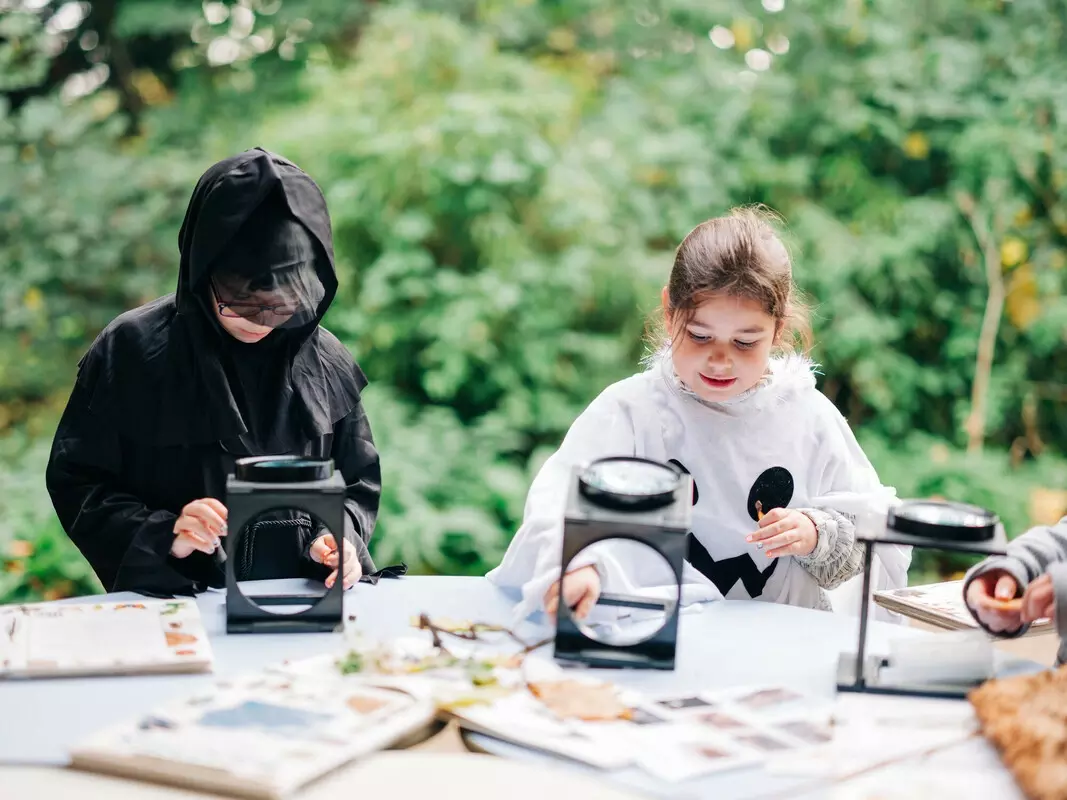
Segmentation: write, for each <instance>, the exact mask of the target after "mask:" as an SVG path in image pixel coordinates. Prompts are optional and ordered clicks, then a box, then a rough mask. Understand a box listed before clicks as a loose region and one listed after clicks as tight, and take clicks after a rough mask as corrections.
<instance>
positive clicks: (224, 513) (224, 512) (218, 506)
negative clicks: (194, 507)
mask: <svg viewBox="0 0 1067 800" xmlns="http://www.w3.org/2000/svg"><path fill="white" fill-rule="evenodd" d="M199 502H201V503H203V504H204V505H206V506H208V507H209V508H210V509H211V510H213V511H214V512H215V513H216V514H218V515H219V516H220V517H222V518H223V519H224V520H225V519H227V518H228V517H229V515H230V512H229V510H228V509H227V508H226V506H224V505H223V504H222V502H221V501H219V500H216V499H215V498H214V497H204V498H202V499H201V500H200V501H199Z"/></svg>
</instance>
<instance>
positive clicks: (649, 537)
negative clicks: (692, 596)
mask: <svg viewBox="0 0 1067 800" xmlns="http://www.w3.org/2000/svg"><path fill="white" fill-rule="evenodd" d="M583 469H584V467H581V466H579V467H576V468H575V469H574V474H573V477H572V479H571V482H570V490H569V494H568V498H567V506H566V513H565V516H564V524H563V560H562V566H561V572H560V574H561V575H562V574H564V572H565V571H566V569H567V565H568V564H570V562H571V561H572V560H573V559H574V557H575V556H576V555H578V553H580V552H581V551H582V550H584V549H585V548H587V547H589V546H590V545H593V544H596V543H597V542H601V541H604V540H605V539H628V540H630V541H635V542H640V543H641V544H644V545H647V546H648V547H651V548H652V549H653V550H654V551H656V552H657V553H659V555H661V556H662V557H663V558H664V559H665V560H666V561H667V564H668V565H669V566H670V568H671V571H672V573H673V575H674V579H675V584H676V586H677V587H678V591H677V594H676V595H675V597H674V599H673V606H674V607H673V609H672V611H671V614H670V616H669V617H668V618H667V621H666V623H665V624H664V625H663V627H661V628H660V629H659V630H658V631H656V633H655V634H653V635H652V636H651V637H649V638H647V639H644V640H642V641H640V642H635V643H633V644H625V645H617V644H608V643H606V642H600V641H597V640H596V639H593V638H591V637H589V636H587V635H586V634H585V633H584V632H583V631H582V630H581V628H580V627H579V625H578V623H577V622H576V621H575V620H574V618H573V617H572V616H571V613H570V611H571V610H570V609H569V608H567V607H566V604H565V603H560V604H559V608H558V611H557V614H556V638H555V653H554V655H555V657H556V658H557V659H558V660H560V661H564V662H570V663H574V664H581V665H585V666H589V667H614V668H630V669H665V670H671V669H674V663H675V654H676V652H677V645H678V615H679V612H680V608H681V594H682V569H683V566H684V562H685V554H686V546H687V536H688V534H689V529H690V527H691V524H692V503H691V501H690V498H691V497H692V493H693V484H692V478H691V477H690V476H689V475H684V474H683V475H680V476H679V481H678V485H677V487H676V488H675V490H674V492H673V498H672V499H671V500H670V502H669V503H668V504H667V505H664V506H663V507H661V508H657V509H654V510H650V511H623V510H618V509H612V508H606V507H604V506H602V505H599V504H597V503H594V502H592V501H591V500H590V499H589V498H587V497H585V496H584V495H583V494H582V493H581V491H580V490H579V474H580V473H581V471H582V470H583ZM560 591H562V585H561V587H560ZM670 602H671V601H658V600H650V599H649V598H647V597H631V596H629V595H621V594H610V593H606V594H602V595H601V596H600V598H599V599H598V600H597V605H600V606H624V607H627V608H638V609H649V610H666V607H667V605H668V603H670Z"/></svg>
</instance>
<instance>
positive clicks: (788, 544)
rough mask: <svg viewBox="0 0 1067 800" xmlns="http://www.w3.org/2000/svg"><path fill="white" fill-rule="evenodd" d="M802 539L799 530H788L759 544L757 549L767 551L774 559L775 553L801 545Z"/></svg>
mask: <svg viewBox="0 0 1067 800" xmlns="http://www.w3.org/2000/svg"><path fill="white" fill-rule="evenodd" d="M802 538H803V537H802V536H801V534H800V529H799V528H795V527H793V528H786V529H785V530H784V531H782V532H781V533H778V534H777V535H775V536H771V537H770V538H767V539H764V540H763V541H761V542H757V543H756V547H757V548H758V549H760V550H763V551H765V552H766V553H767V555H768V556H769V557H770V558H774V557H775V555H774V554H775V553H778V552H779V551H784V550H789V549H790V548H792V547H793V546H794V545H797V544H799V543H800V541H801V539H802Z"/></svg>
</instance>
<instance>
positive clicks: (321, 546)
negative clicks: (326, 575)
mask: <svg viewBox="0 0 1067 800" xmlns="http://www.w3.org/2000/svg"><path fill="white" fill-rule="evenodd" d="M329 552H330V551H329V548H328V547H326V544H325V542H323V541H322V539H321V538H319V539H316V540H315V541H314V542H312V543H311V550H310V551H309V555H310V556H311V560H312V561H315V562H317V563H319V564H321V563H323V561H325V559H326V555H327V553H329Z"/></svg>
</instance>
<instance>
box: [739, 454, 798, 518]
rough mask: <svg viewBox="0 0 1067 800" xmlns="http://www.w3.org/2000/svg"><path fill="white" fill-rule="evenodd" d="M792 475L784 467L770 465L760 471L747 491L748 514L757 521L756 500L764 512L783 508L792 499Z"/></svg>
mask: <svg viewBox="0 0 1067 800" xmlns="http://www.w3.org/2000/svg"><path fill="white" fill-rule="evenodd" d="M793 486H794V484H793V476H792V474H790V472H789V470H787V469H786V468H785V467H771V468H770V469H766V470H764V471H763V472H761V473H760V476H759V477H758V478H756V482H755V483H753V484H752V489H751V490H750V491H749V493H748V515H749V516H750V517H752V519H754V520H756V521H757V522H758V521H759V513H758V512H757V510H756V501H757V500H758V501H759V502H760V504H761V507H760V510H761V511H762V512H763V513H764V514H766V513H767V512H768V511H770V510H771V509H772V508H785V507H787V506H788V505H789V501H790V500H792V499H793Z"/></svg>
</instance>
